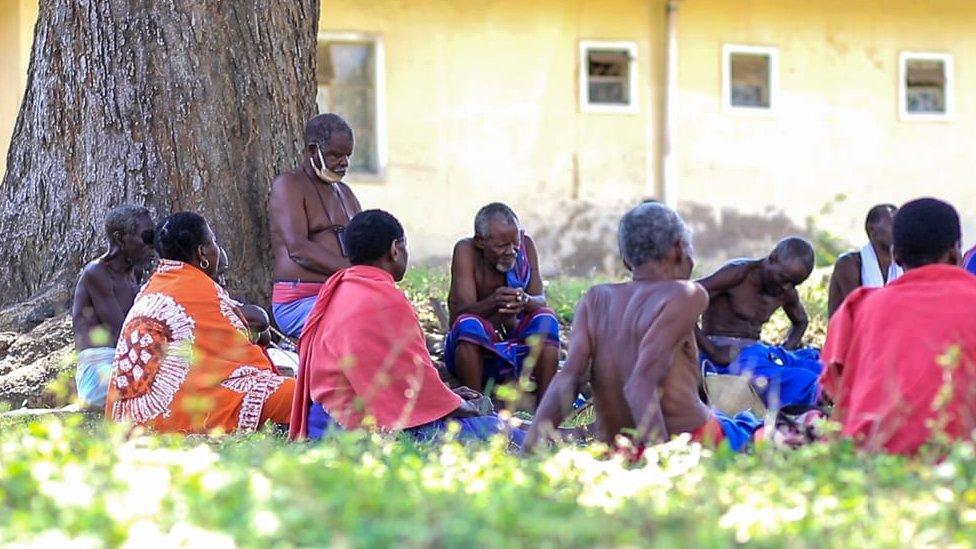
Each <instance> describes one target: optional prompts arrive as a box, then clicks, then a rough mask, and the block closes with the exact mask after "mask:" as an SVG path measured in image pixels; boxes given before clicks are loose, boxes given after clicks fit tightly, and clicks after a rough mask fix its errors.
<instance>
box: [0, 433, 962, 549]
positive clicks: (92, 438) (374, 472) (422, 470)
mask: <svg viewBox="0 0 976 549" xmlns="http://www.w3.org/2000/svg"><path fill="white" fill-rule="evenodd" d="M0 449H2V454H0V456H2V459H0V508H2V509H3V510H4V511H3V512H2V513H0V544H4V545H7V544H13V543H32V544H34V545H37V546H55V547H60V546H66V545H68V544H69V543H71V542H73V543H74V544H78V545H85V546H119V545H122V544H125V545H127V546H133V547H135V546H145V545H148V546H183V545H194V546H206V547H209V548H212V549H216V548H218V547H231V546H244V547H266V546H270V545H272V544H273V545H274V546H276V547H297V546H326V545H328V546H353V547H375V546H392V545H397V546H408V547H428V546H444V547H461V546H463V547H472V546H476V547H509V546H545V547H560V546H566V547H592V546H601V547H605V546H638V545H639V546H659V547H673V546H704V547H731V546H734V545H737V544H742V543H752V544H756V545H758V546H784V545H790V546H799V547H813V546H816V547H850V546H872V547H873V546H946V547H947V546H959V547H962V546H967V545H969V544H970V543H971V542H972V540H973V539H976V488H974V487H973V486H974V485H973V478H974V475H976V456H974V453H973V447H972V445H970V444H965V445H958V446H955V447H951V449H949V450H948V451H947V452H946V453H945V454H944V456H943V458H942V459H940V460H939V461H937V462H934V461H926V460H908V459H904V458H900V457H891V456H867V455H864V454H862V453H859V452H857V451H855V450H854V449H853V448H852V447H851V446H850V445H849V444H848V443H845V442H833V443H829V444H828V443H825V444H817V445H812V446H808V447H804V448H801V449H799V450H796V451H781V450H776V449H774V448H772V447H769V446H766V445H765V444H760V446H759V447H758V448H757V449H756V451H755V453H754V454H752V455H737V454H732V453H731V452H729V451H727V449H725V448H720V449H718V450H716V451H710V450H704V449H703V448H702V447H700V446H699V445H697V444H689V443H688V442H687V440H686V439H685V438H678V439H676V440H674V441H672V442H671V443H669V444H666V445H662V446H658V447H654V448H651V449H649V450H648V452H647V455H646V459H645V460H644V461H641V462H640V463H637V464H634V465H632V464H628V463H626V462H625V461H624V460H623V459H622V458H619V457H612V458H608V457H607V456H606V452H605V449H604V448H601V447H598V446H596V447H588V448H579V447H572V446H565V447H561V448H557V449H554V450H551V451H549V452H547V453H544V454H543V455H539V456H532V457H527V458H519V457H518V456H515V455H513V454H511V453H510V452H509V450H508V446H507V444H506V442H505V441H504V440H500V439H499V440H495V441H493V442H491V443H489V444H482V445H475V446H463V445H461V444H458V443H456V442H453V441H448V442H446V443H444V444H442V445H422V444H417V443H414V442H410V441H407V440H405V439H402V438H392V437H384V436H380V435H377V434H365V433H361V432H358V433H343V434H340V435H338V436H335V437H331V438H328V439H326V440H325V441H323V442H322V443H321V444H318V445H315V446H311V447H310V446H307V445H304V444H288V443H286V442H285V441H284V440H282V439H280V438H277V437H276V436H274V435H272V434H270V433H267V432H266V433H261V434H258V435H254V436H250V437H246V438H244V437H226V438H222V439H208V438H205V437H193V438H188V439H181V438H178V437H160V436H130V435H129V434H128V433H127V430H126V429H125V428H122V427H118V426H109V425H105V424H102V423H95V424H91V423H85V422H83V421H82V420H81V419H79V418H78V417H69V418H66V419H65V418H53V417H51V418H44V419H42V420H37V421H31V422H27V423H19V422H18V423H10V422H9V421H7V422H5V423H2V424H0Z"/></svg>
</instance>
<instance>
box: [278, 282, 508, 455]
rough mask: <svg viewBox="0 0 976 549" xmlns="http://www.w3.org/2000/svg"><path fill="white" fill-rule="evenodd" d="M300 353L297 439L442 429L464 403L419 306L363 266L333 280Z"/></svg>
mask: <svg viewBox="0 0 976 549" xmlns="http://www.w3.org/2000/svg"><path fill="white" fill-rule="evenodd" d="M299 356H300V362H301V366H300V370H299V374H298V391H297V393H296V397H295V402H294V405H293V407H292V421H291V433H290V437H291V439H292V440H296V439H302V438H306V437H310V436H311V435H313V434H317V433H320V432H322V431H324V430H325V428H326V425H331V424H335V425H338V426H341V427H342V428H344V429H357V428H359V427H361V426H364V425H366V424H367V421H368V422H369V423H368V425H372V426H375V427H377V428H379V429H381V430H385V431H403V430H408V431H409V430H413V431H417V430H418V428H421V427H428V428H429V429H439V428H441V427H442V426H443V427H446V422H443V420H445V419H446V417H447V416H448V415H449V414H451V413H452V412H454V411H455V410H456V409H457V408H458V407H459V406H460V404H461V397H460V396H458V395H457V394H455V393H454V392H453V391H451V389H450V388H448V387H447V385H445V384H444V383H443V382H442V381H441V380H440V376H439V375H438V373H437V369H436V368H435V367H434V365H433V363H432V362H431V359H430V354H429V353H428V352H427V346H426V340H425V338H424V335H423V331H422V329H421V328H420V322H419V320H418V319H417V315H416V313H415V312H414V310H413V307H412V306H411V305H410V302H409V301H408V300H407V298H406V296H404V295H403V293H402V292H401V291H400V290H398V289H397V287H396V285H395V283H394V281H393V277H392V276H390V274H389V273H387V272H386V271H383V270H381V269H377V268H374V267H369V266H363V265H357V266H353V267H350V268H347V269H344V270H342V271H339V272H338V273H336V274H335V275H333V276H332V278H330V279H329V281H328V282H327V283H326V284H325V285H324V286H323V287H322V290H321V292H319V296H318V299H317V301H316V303H315V306H314V307H313V309H312V312H311V314H309V317H308V321H307V323H306V325H305V330H304V332H303V334H302V337H301V339H300V340H299ZM316 405H318V406H316ZM311 413H314V414H315V415H314V416H310V414H311ZM313 419H314V420H315V425H314V426H313V425H312V420H313ZM470 419H472V420H477V421H466V423H467V424H468V425H474V424H477V427H478V429H480V430H477V429H474V427H472V431H471V432H474V431H477V432H478V433H489V432H499V431H502V430H503V429H505V425H504V423H503V422H502V421H501V420H499V419H498V418H497V417H494V416H484V417H480V418H470ZM439 422H440V423H439ZM462 424H464V423H462ZM320 429H321V430H322V431H320ZM420 430H423V429H420Z"/></svg>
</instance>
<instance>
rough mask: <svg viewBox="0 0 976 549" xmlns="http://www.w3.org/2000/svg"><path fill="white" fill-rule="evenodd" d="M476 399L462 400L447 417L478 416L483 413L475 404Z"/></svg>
mask: <svg viewBox="0 0 976 549" xmlns="http://www.w3.org/2000/svg"><path fill="white" fill-rule="evenodd" d="M477 402H478V401H477V400H462V401H461V405H460V406H458V407H457V409H456V410H454V411H453V412H451V415H450V416H449V417H478V416H482V415H484V414H482V413H481V410H480V409H479V408H478V406H477V404H476V403H477Z"/></svg>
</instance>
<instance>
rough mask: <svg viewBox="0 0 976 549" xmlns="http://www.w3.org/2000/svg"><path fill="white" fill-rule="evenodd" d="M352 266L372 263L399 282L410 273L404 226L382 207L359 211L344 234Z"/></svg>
mask: <svg viewBox="0 0 976 549" xmlns="http://www.w3.org/2000/svg"><path fill="white" fill-rule="evenodd" d="M342 240H343V242H344V243H345V246H346V250H347V251H348V252H349V262H350V263H352V264H353V265H370V266H372V267H377V268H380V269H383V270H384V271H386V272H388V273H390V275H391V276H392V277H393V279H394V280H396V281H397V282H399V281H401V280H403V275H404V274H406V272H407V261H408V259H409V252H408V251H407V239H406V235H405V234H404V232H403V226H402V225H400V222H399V221H397V218H395V217H393V216H392V215H390V214H389V213H387V212H384V211H383V210H366V211H364V212H360V213H358V214H356V216H355V217H353V218H352V220H351V221H350V222H349V225H348V226H347V227H346V230H345V231H343V233H342Z"/></svg>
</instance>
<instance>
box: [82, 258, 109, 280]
mask: <svg viewBox="0 0 976 549" xmlns="http://www.w3.org/2000/svg"><path fill="white" fill-rule="evenodd" d="M111 274H112V273H111V272H109V269H108V266H107V265H105V264H104V263H102V262H101V261H99V260H98V259H94V260H92V261H91V262H90V263H88V265H85V268H84V269H82V270H81V277H80V279H79V282H81V283H87V282H91V281H99V282H104V281H107V280H109V279H110V278H111Z"/></svg>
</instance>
